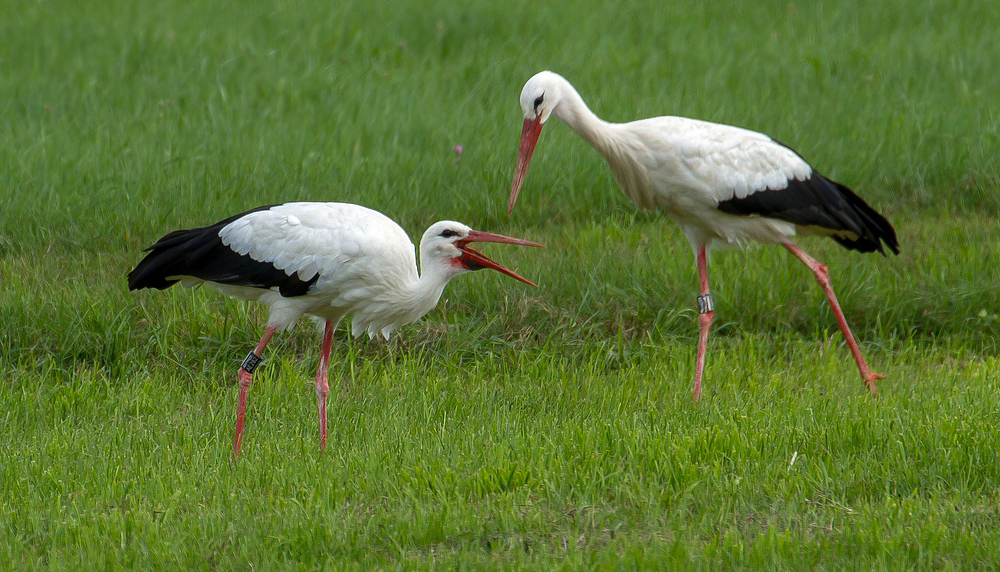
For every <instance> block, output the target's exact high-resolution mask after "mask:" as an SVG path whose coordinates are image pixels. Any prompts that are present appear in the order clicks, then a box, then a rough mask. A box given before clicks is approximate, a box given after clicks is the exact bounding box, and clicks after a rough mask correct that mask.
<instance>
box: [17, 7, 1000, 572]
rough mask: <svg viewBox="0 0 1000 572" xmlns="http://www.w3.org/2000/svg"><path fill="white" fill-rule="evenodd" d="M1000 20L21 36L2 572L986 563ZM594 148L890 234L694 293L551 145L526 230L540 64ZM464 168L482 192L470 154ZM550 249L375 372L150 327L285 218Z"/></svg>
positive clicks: (61, 13) (361, 347)
mask: <svg viewBox="0 0 1000 572" xmlns="http://www.w3.org/2000/svg"><path fill="white" fill-rule="evenodd" d="M998 26H1000V16H998V13H997V11H996V9H995V6H993V4H992V3H990V2H960V1H957V0H956V1H946V2H930V1H927V2H918V3H917V4H913V3H912V2H903V1H901V0H892V1H889V2H882V3H871V2H866V3H862V2H835V3H829V2H824V3H816V4H814V5H799V4H789V3H787V2H758V3H754V4H752V5H751V4H746V3H738V2H723V3H708V2H673V3H663V2H660V3H651V5H650V6H636V5H629V4H621V3H603V2H590V3H585V4H579V3H578V5H570V4H569V3H561V2H559V3H551V2H549V3H538V2H509V3H496V2H488V1H485V0H471V1H468V2H463V3H460V4H457V5H445V4H441V3H434V2H427V1H423V2H421V1H417V0H411V1H410V2H405V3H393V4H391V5H390V4H389V3H378V2H350V1H346V2H334V3H329V2H275V3H270V4H267V5H258V6H256V7H253V8H248V7H246V6H245V5H244V3H236V2H219V3H215V4H213V5H212V6H211V7H210V8H206V7H205V6H202V5H200V4H195V3H175V2H159V3H124V2H108V3H97V4H94V3H90V4H80V3H71V2H49V3H38V2H27V1H23V0H14V1H13V2H8V3H5V4H3V5H0V38H2V40H0V95H2V97H0V181H3V186H4V190H3V191H2V192H0V316H2V319H0V379H2V380H3V381H2V386H0V426H2V427H3V430H2V431H0V449H2V450H3V451H4V456H3V461H2V462H0V491H2V493H3V494H2V495H0V562H4V563H9V564H5V565H3V566H0V568H3V567H4V566H10V567H11V568H14V569H22V568H28V569H109V568H111V569H114V568H130V569H150V568H168V569H171V568H172V569H177V568H183V569H210V568H221V569H234V568H248V567H251V566H252V567H253V568H254V569H258V570H261V569H275V568H355V569H368V568H371V567H376V566H377V567H390V568H425V569H427V568H435V567H440V568H444V569H451V568H460V567H466V568H499V569H510V568H530V569H540V570H551V569H554V568H567V569H573V568H600V569H605V568H648V569H663V568H675V569H708V570H717V569H724V568H740V569H742V568H792V569H796V568H799V569H844V568H854V569H875V568H877V569H912V568H921V569H942V568H944V569H976V568H979V569H990V568H993V567H994V566H995V565H996V564H995V563H996V558H997V557H996V554H998V553H1000V532H998V523H1000V508H998V507H1000V495H998V492H997V491H1000V463H998V462H997V458H998V457H997V451H998V450H1000V429H998V426H997V421H998V420H1000V357H998V356H1000V303H998V300H1000V270H998V261H1000V246H998V242H997V240H996V237H997V229H998V227H1000V225H998V222H1000V188H998V187H1000V115H998V112H997V107H996V101H997V97H996V94H997V92H998V90H1000V79H998V76H997V74H996V72H995V66H996V62H997V61H998V60H1000V45H998V44H997V42H996V34H995V30H996V29H997V28H998ZM546 68H548V69H553V70H555V71H558V72H560V73H562V74H563V75H565V76H566V77H567V78H568V79H569V80H570V81H572V82H573V83H574V84H575V85H576V86H577V88H578V89H579V91H580V92H581V94H582V95H583V96H584V98H585V99H586V100H587V101H588V103H589V104H590V105H591V107H592V108H593V109H594V110H595V111H596V112H597V113H598V114H600V115H602V116H603V117H605V118H607V119H609V120H622V121H623V120H628V119H633V118H637V117H643V116H650V115H658V114H676V115H684V116H690V117H698V118H703V119H709V120H714V121H719V122H725V123H732V124H736V125H741V126H745V127H749V128H753V129H758V130H761V131H764V132H767V133H769V134H771V135H773V136H774V137H775V138H777V139H779V140H782V141H784V142H786V143H788V144H790V145H791V146H793V147H794V148H796V149H797V150H799V151H800V152H801V153H802V154H803V155H804V156H805V157H806V158H807V159H808V160H810V161H811V162H812V163H813V164H814V165H815V166H816V167H817V168H818V169H819V170H820V171H822V172H824V173H826V174H828V175H830V176H831V177H834V178H835V179H837V180H840V181H842V182H844V183H845V184H848V185H849V186H851V187H852V188H854V189H855V190H857V191H858V192H859V194H861V195H862V196H863V197H865V198H866V199H867V200H869V201H870V202H871V203H872V204H873V205H874V206H876V207H877V208H878V209H879V210H880V211H882V212H884V213H886V214H887V216H888V217H889V218H890V219H891V220H892V221H893V223H894V224H895V226H896V228H897V230H898V232H899V237H900V244H901V247H902V252H901V254H900V256H898V257H892V258H882V257H879V256H862V255H859V254H857V253H852V252H847V251H845V250H843V249H841V248H840V247H839V246H837V245H836V244H835V243H833V242H832V241H818V240H804V241H802V244H803V246H804V247H805V248H806V249H807V250H808V251H809V252H810V253H812V254H813V255H814V256H816V257H817V258H819V259H820V260H822V261H823V262H825V263H826V264H827V265H828V266H829V267H830V269H831V276H832V279H833V283H834V287H835V288H836V289H837V293H838V296H839V297H840V300H841V303H842V305H843V307H844V309H845V312H846V313H847V317H848V320H849V321H850V323H851V325H852V327H853V329H854V331H855V333H856V334H857V336H858V338H859V340H860V342H861V344H862V349H863V350H864V352H865V354H866V357H867V358H868V360H869V362H870V363H871V365H872V367H873V369H875V370H876V371H879V372H881V373H884V374H886V375H887V376H888V377H887V379H885V380H883V381H882V382H881V383H880V396H879V397H878V398H877V399H872V398H871V397H870V396H869V395H868V394H867V392H866V391H865V390H864V388H863V386H862V384H861V382H860V379H859V378H858V375H857V371H856V369H855V367H854V365H853V363H852V361H851V359H850V355H849V353H848V351H847V349H846V347H845V346H844V344H843V342H842V339H841V337H840V334H839V331H838V330H837V328H836V325H835V322H834V320H833V317H832V315H831V313H830V311H829V308H828V307H827V306H826V304H825V302H824V301H823V298H822V294H821V293H820V291H819V289H818V288H817V287H816V285H815V283H814V282H813V280H812V278H811V276H810V275H809V273H808V271H807V270H806V269H805V268H803V267H802V266H801V265H800V264H799V263H797V262H796V261H795V260H794V259H792V258H791V257H790V256H788V254H787V253H785V252H784V251H783V249H780V248H775V247H769V246H761V247H751V248H748V249H747V250H746V251H727V250H723V251H716V252H714V253H713V256H712V261H711V262H712V264H711V272H712V275H711V276H712V284H713V292H714V294H715V300H716V322H715V326H714V328H713V336H712V338H711V345H710V353H709V358H708V364H707V371H706V376H707V378H706V384H707V385H706V389H705V394H704V395H703V399H702V401H701V402H700V403H699V404H698V405H697V406H693V405H692V404H691V399H690V390H691V387H690V383H691V378H692V375H693V361H694V359H693V358H694V348H695V341H696V320H695V313H694V309H693V301H694V295H695V293H696V288H695V286H696V277H695V270H694V264H693V260H692V256H691V252H690V248H689V247H688V245H687V242H686V241H685V240H684V239H683V237H682V236H681V234H680V233H679V231H678V230H677V229H676V228H675V227H674V225H673V223H672V222H671V221H669V220H668V219H666V218H665V217H660V216H657V215H653V214H639V213H635V212H634V209H633V208H632V207H631V205H629V204H628V202H627V201H626V200H625V199H624V198H623V197H622V196H621V195H620V193H619V192H618V191H617V189H616V188H615V186H614V183H613V181H612V180H611V176H610V173H609V171H608V169H607V168H606V166H605V165H604V164H603V162H602V161H601V159H600V157H598V156H597V154H596V153H594V152H593V151H592V150H591V149H589V148H588V147H587V145H586V144H585V143H583V142H582V141H580V140H579V139H578V138H577V137H576V136H575V135H573V134H572V133H571V132H570V131H569V129H566V128H565V127H564V126H558V125H554V126H553V127H550V128H549V129H546V132H545V134H544V135H543V136H542V139H541V142H540V144H539V148H538V151H537V152H536V154H535V159H534V161H533V165H532V168H531V171H530V173H529V175H528V179H527V182H526V184H525V187H524V190H523V192H522V194H521V199H520V201H519V204H518V209H517V210H516V212H515V213H514V215H513V216H512V217H510V218H508V217H507V215H506V212H505V206H506V194H507V190H508V189H509V184H510V176H511V169H512V167H513V161H514V155H515V151H516V145H517V137H518V135H519V133H520V123H521V118H520V112H519V110H518V107H517V103H516V101H517V94H518V92H519V90H520V88H521V85H522V84H523V82H524V81H525V80H526V79H527V78H528V77H530V76H531V74H533V73H534V72H536V71H538V70H540V69H546ZM455 144H461V145H463V147H464V149H465V152H464V154H463V157H462V160H461V162H460V163H456V161H455V156H454V154H453V153H452V150H451V148H452V146H453V145H455ZM299 199H302V200H341V201H348V202H358V203H362V204H365V205H367V206H371V207H374V208H377V209H378V210H380V211H382V212H384V213H386V214H387V215H389V216H390V217H392V218H394V219H395V220H397V221H399V222H400V223H401V224H402V225H403V226H404V227H405V228H406V229H407V231H408V232H409V233H410V234H411V236H418V234H419V233H420V232H421V231H422V230H423V229H424V228H425V227H426V226H427V225H429V224H430V223H431V222H433V221H435V220H438V219H442V218H451V219H455V220H461V221H463V222H466V223H468V224H471V225H473V226H475V227H476V228H481V229H484V230H491V231H496V232H504V233H506V234H512V235H517V236H524V237H526V238H530V239H532V240H537V241H540V242H542V243H544V244H546V245H547V246H548V248H547V249H546V250H544V251H536V250H525V249H515V248H503V249H501V248H500V247H495V248H492V249H491V250H490V253H491V255H495V256H496V258H498V259H499V260H501V261H502V262H504V263H505V264H508V265H509V266H511V267H513V268H516V269H517V270H518V271H519V272H520V273H522V274H523V275H525V276H527V277H529V278H533V279H536V280H537V281H538V284H539V287H538V288H537V289H530V288H526V287H524V286H523V285H521V284H519V283H516V282H514V281H511V280H509V279H506V278H504V277H502V276H499V275H496V274H495V273H494V274H491V273H486V272H483V273H477V274H475V275H471V276H465V277H462V278H459V279H457V280H455V282H454V283H453V284H451V285H450V286H449V288H448V290H447V291H446V293H445V298H443V299H442V301H441V303H440V304H439V306H438V308H437V309H436V310H435V311H433V312H431V314H429V315H428V316H426V317H425V318H424V319H423V320H422V321H421V322H419V323H417V324H414V325H412V326H409V327H407V328H404V329H403V330H402V331H400V332H399V334H398V336H397V337H395V338H394V339H393V340H392V341H391V342H390V343H387V344H375V343H368V342H365V341H357V340H351V339H349V338H348V336H347V335H346V332H345V331H344V330H343V329H341V331H339V332H338V336H337V344H336V345H335V350H334V351H335V358H334V360H333V365H332V367H331V374H332V381H333V382H332V386H333V390H332V392H331V396H332V406H331V408H330V418H329V433H330V437H329V444H328V448H327V450H326V451H325V452H319V451H318V447H317V445H318V440H317V435H316V419H315V415H316V414H315V398H314V396H313V390H312V385H311V378H312V374H313V373H314V368H315V364H316V359H317V354H318V345H319V343H318V336H317V335H316V332H315V331H314V330H313V329H312V328H311V327H309V326H305V325H304V326H301V327H299V328H297V329H296V330H295V331H294V332H293V333H292V334H291V335H288V336H283V337H281V338H279V339H277V340H276V341H275V342H273V343H272V347H270V348H269V349H268V353H267V357H268V358H269V359H268V361H267V362H266V364H265V365H264V366H263V367H262V368H261V369H260V370H259V373H258V375H257V377H256V381H255V385H254V387H253V389H252V391H251V396H250V408H249V410H248V417H247V426H246V431H245V437H244V455H243V457H242V459H241V460H240V462H239V463H238V464H236V465H231V464H230V462H229V455H230V446H231V439H232V430H233V427H232V426H233V419H234V409H235V376H234V375H233V373H234V371H233V370H234V369H235V367H236V365H237V363H238V361H239V360H240V358H241V357H242V356H243V355H245V352H246V351H247V350H248V348H249V347H250V346H252V344H254V343H255V342H256V340H257V338H258V337H259V335H260V333H261V329H262V327H263V321H264V313H263V312H262V311H261V309H260V308H255V307H250V306H247V305H245V304H241V303H238V302H235V301H232V300H228V299H224V298H222V297H221V296H218V295H216V294H214V293H213V292H208V291H193V292H192V291H184V290H180V289H176V290H169V291H166V292H140V293H129V292H127V291H126V287H125V280H124V275H125V273H126V272H127V271H128V270H129V269H130V268H131V267H132V265H134V264H135V262H137V261H138V260H139V258H140V257H141V249H142V248H143V247H145V246H148V245H149V244H150V243H151V242H152V241H153V240H155V239H156V238H157V237H159V236H160V235H162V234H164V233H165V232H167V231H169V230H173V229H175V228H181V227H183V226H185V225H196V224H206V223H211V222H214V221H215V220H218V219H220V218H222V217H225V216H228V215H230V214H233V213H235V212H239V211H241V210H244V209H247V208H251V207H254V206H258V205H260V204H265V203H269V202H282V201H288V200H299Z"/></svg>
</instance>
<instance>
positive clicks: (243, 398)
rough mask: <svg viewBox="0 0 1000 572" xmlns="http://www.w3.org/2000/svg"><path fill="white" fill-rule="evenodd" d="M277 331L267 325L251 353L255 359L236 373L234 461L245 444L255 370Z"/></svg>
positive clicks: (246, 360)
mask: <svg viewBox="0 0 1000 572" xmlns="http://www.w3.org/2000/svg"><path fill="white" fill-rule="evenodd" d="M276 329H277V326H275V325H274V324H268V325H267V330H265V331H264V335H263V336H261V338H260V341H259V342H257V347H256V348H254V350H253V352H251V353H252V355H253V356H254V358H251V357H250V356H249V355H248V356H247V359H245V360H243V365H241V366H240V369H239V371H237V372H236V377H237V379H238V380H239V383H240V394H239V398H238V400H237V404H236V434H235V435H234V436H233V459H238V458H239V457H240V445H241V444H242V443H243V415H244V414H245V413H246V410H247V395H248V394H249V393H250V382H251V381H252V380H253V370H254V369H255V368H256V367H257V363H259V360H260V354H262V353H264V347H265V346H266V345H267V342H269V341H271V336H273V335H274V332H275V330H276Z"/></svg>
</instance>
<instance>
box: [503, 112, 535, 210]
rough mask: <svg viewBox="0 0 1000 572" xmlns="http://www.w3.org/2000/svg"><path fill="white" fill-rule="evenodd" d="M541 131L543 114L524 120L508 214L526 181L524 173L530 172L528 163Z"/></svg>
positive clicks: (511, 186) (511, 185)
mask: <svg viewBox="0 0 1000 572" xmlns="http://www.w3.org/2000/svg"><path fill="white" fill-rule="evenodd" d="M541 132H542V116H541V115H538V116H536V117H535V118H534V119H525V120H524V127H522V128H521V144H520V145H519V146H518V149H517V164H516V165H515V166H514V180H513V182H511V184H510V201H509V202H508V203H507V214H508V215H509V214H510V212H511V211H512V210H514V203H515V202H517V194H518V193H520V192H521V183H523V182H524V174H525V173H527V172H528V163H529V162H530V161H531V154H532V153H534V151H535V143H537V142H538V134H539V133H541Z"/></svg>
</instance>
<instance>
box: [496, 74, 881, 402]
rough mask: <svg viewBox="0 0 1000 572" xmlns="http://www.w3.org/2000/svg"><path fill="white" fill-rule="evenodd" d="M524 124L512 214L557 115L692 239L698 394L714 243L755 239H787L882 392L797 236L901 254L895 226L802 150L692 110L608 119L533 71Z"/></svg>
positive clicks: (634, 193) (630, 190)
mask: <svg viewBox="0 0 1000 572" xmlns="http://www.w3.org/2000/svg"><path fill="white" fill-rule="evenodd" d="M520 103H521V110H522V111H523V112H524V126H523V129H522V131H521V141H520V146H519V150H518V156H517V164H516V166H515V168H514V178H513V182H512V184H511V189H510V202H509V203H508V207H507V212H508V213H509V212H510V211H511V210H512V209H513V208H514V202H515V201H516V200H517V194H518V192H519V191H520V190H521V184H522V183H523V182H524V174H525V172H527V170H528V162H529V161H530V160H531V154H532V151H533V150H534V148H535V143H536V142H537V141H538V135H539V133H540V132H541V129H542V125H544V124H545V121H546V120H547V119H548V118H549V116H550V115H554V116H556V117H558V118H559V119H560V120H562V121H563V123H565V124H566V125H568V126H569V127H570V129H572V130H573V131H575V132H576V133H577V135H579V136H580V137H582V138H584V139H585V140H586V141H587V142H588V143H590V144H591V146H593V147H594V149H596V150H597V151H598V152H599V153H600V154H601V155H602V156H603V157H604V159H605V160H606V161H607V163H608V166H610V167H611V172H612V173H613V174H614V177H615V180H616V181H617V182H618V186H619V187H621V189H622V191H623V192H624V193H625V196H626V197H628V199H629V200H630V201H632V202H633V203H634V204H635V205H636V206H638V207H639V208H641V209H660V210H662V211H664V212H666V213H667V214H669V215H670V216H671V218H673V219H674V220H675V221H676V222H677V224H678V225H680V227H681V230H682V231H683V232H684V235H685V236H686V237H687V239H688V241H690V243H691V248H692V249H693V250H694V254H695V259H696V262H697V267H698V279H699V282H700V286H701V295H700V296H698V298H697V305H698V312H699V316H698V328H699V333H698V353H697V357H696V359H695V374H694V399H695V401H697V400H698V397H699V395H700V394H701V378H702V371H703V369H704V365H705V349H706V346H707V345H708V330H709V327H710V326H711V324H712V317H713V305H712V298H711V295H710V293H709V289H708V269H707V263H706V249H707V247H708V246H709V245H710V244H711V243H713V242H719V243H723V244H728V245H740V244H742V243H744V242H746V241H750V240H755V241H759V242H766V243H777V244H780V245H782V246H784V247H785V248H786V249H787V250H788V251H789V252H791V253H792V254H793V255H794V256H795V257H796V258H798V259H799V260H801V261H802V262H803V263H804V264H805V265H806V266H808V267H809V269H810V270H812V272H813V273H814V274H815V275H816V280H817V282H819V285H820V287H821V288H822V289H823V292H824V293H825V294H826V298H827V300H828V301H829V303H830V307H831V308H833V312H834V315H835V316H836V318H837V323H838V325H839V326H840V330H841V331H842V332H843V333H844V338H845V339H846V340H847V345H848V347H850V349H851V353H852V354H853V356H854V360H855V362H857V365H858V370H859V371H860V372H861V377H862V378H863V379H864V381H865V383H866V384H867V385H868V387H869V389H871V391H872V393H873V394H874V393H875V380H877V379H881V378H882V377H883V376H881V375H879V374H876V373H873V372H872V371H871V370H870V369H869V368H868V365H867V364H866V363H865V360H864V358H863V357H862V355H861V351H860V350H859V349H858V344H857V343H856V342H855V341H854V336H853V335H851V330H850V328H848V326H847V321H846V320H845V319H844V313H843V312H842V311H841V310H840V305H839V304H838V303H837V298H836V296H835V295H834V293H833V289H832V288H831V287H830V279H829V274H828V273H827V270H826V267H825V266H823V265H822V264H820V263H819V262H817V261H816V260H814V259H813V258H812V257H810V256H809V255H808V254H806V253H805V252H804V251H803V250H802V249H801V248H799V247H798V246H796V245H795V244H794V243H792V242H791V237H793V236H795V235H800V234H801V235H808V234H813V235H820V236H829V237H831V238H833V239H834V240H836V241H837V242H838V243H840V244H841V245H842V246H844V247H845V248H848V249H851V250H857V251H860V252H874V251H878V252H880V253H882V254H883V255H884V254H885V250H884V248H883V243H885V244H884V246H888V247H889V248H890V249H892V251H893V252H894V253H897V254H898V253H899V246H898V243H897V241H896V231H895V230H894V229H893V228H892V225H891V224H889V222H888V221H887V220H886V219H885V217H883V216H882V215H880V214H879V213H877V212H875V210H874V209H872V208H871V207H870V206H868V205H867V204H866V203H865V202H864V201H863V200H861V198H859V197H858V196H857V195H856V194H854V193H853V192H852V191H851V190H850V189H848V188H847V187H845V186H844V185H841V184H840V183H837V182H834V181H831V180H830V179H827V178H826V177H824V176H823V175H821V174H819V173H817V172H816V171H814V170H813V168H812V167H810V166H809V164H808V163H806V162H805V161H804V160H803V159H802V158H801V157H800V156H799V155H798V154H796V153H795V151H792V150H791V149H789V148H788V147H786V146H784V145H782V144H781V143H778V142H776V141H774V140H773V139H771V138H770V137H768V136H767V135H764V134H762V133H756V132H754V131H749V130H746V129H741V128H739V127H732V126H729V125H719V124H717V123H709V122H707V121H698V120H695V119H687V118H684V117H654V118H651V119H642V120H639V121H633V122H631V123H608V122H606V121H603V120H601V118H599V117H597V115H595V114H594V113H593V112H591V111H590V109H588V108H587V105H586V104H585V103H584V102H583V99H582V98H581V97H580V94H579V93H577V91H576V89H574V88H573V86H572V85H570V83H569V82H568V81H566V80H565V79H564V78H563V77H562V76H560V75H558V74H555V73H553V72H550V71H543V72H540V73H538V74H536V75H534V76H533V77H532V78H531V79H529V80H528V82H527V83H526V84H524V88H523V89H522V90H521V99H520Z"/></svg>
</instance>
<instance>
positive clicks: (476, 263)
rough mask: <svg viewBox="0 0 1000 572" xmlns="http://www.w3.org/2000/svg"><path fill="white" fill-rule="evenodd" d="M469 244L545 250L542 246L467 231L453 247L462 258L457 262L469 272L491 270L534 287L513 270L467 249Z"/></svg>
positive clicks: (516, 239) (495, 235)
mask: <svg viewBox="0 0 1000 572" xmlns="http://www.w3.org/2000/svg"><path fill="white" fill-rule="evenodd" d="M470 242H500V243H503V244H520V245H521V246H537V247H539V248H545V246H544V245H541V244H538V243H537V242H531V241H530V240H522V239H520V238H511V237H509V236H504V235H502V234H493V233H492V232H481V231H478V230H472V231H469V236H467V237H465V238H464V239H462V240H459V241H458V242H456V243H455V246H457V247H458V249H459V250H461V251H462V256H460V257H459V260H461V261H462V265H463V266H465V267H466V268H467V269H469V270H480V269H482V268H492V269H493V270H496V271H497V272H499V273H501V274H506V275H507V276H510V277H511V278H514V279H517V280H520V281H521V282H524V283H525V284H528V285H531V286H534V285H535V283H534V282H531V281H530V280H528V279H526V278H522V277H521V276H518V275H517V273H516V272H514V271H513V270H509V269H507V268H504V267H503V266H500V265H499V264H498V263H496V262H494V261H493V260H490V259H489V258H487V257H486V256H483V255H482V254H481V253H479V252H476V251H475V250H473V249H472V248H470V247H469V243H470Z"/></svg>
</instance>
